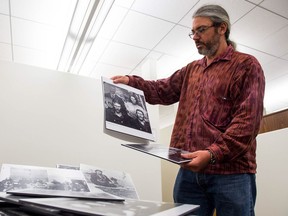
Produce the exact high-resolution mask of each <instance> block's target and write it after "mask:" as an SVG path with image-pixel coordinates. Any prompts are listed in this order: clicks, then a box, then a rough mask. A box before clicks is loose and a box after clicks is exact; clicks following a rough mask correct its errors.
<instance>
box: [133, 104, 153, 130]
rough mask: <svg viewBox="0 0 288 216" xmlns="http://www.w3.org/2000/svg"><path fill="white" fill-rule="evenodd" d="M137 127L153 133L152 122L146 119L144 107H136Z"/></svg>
mask: <svg viewBox="0 0 288 216" xmlns="http://www.w3.org/2000/svg"><path fill="white" fill-rule="evenodd" d="M134 126H135V128H136V129H137V130H140V131H143V132H147V133H151V127H150V123H149V122H147V121H146V120H145V116H144V112H143V111H142V109H136V119H135V125H134Z"/></svg>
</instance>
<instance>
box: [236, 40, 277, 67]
mask: <svg viewBox="0 0 288 216" xmlns="http://www.w3.org/2000/svg"><path fill="white" fill-rule="evenodd" d="M237 50H238V51H240V52H243V53H248V54H250V55H253V56H254V57H256V58H257V60H258V61H259V62H260V64H261V65H264V64H268V63H270V62H272V61H275V60H276V57H275V56H271V55H268V54H266V53H263V52H260V51H257V50H255V49H253V48H250V47H245V46H242V45H237Z"/></svg>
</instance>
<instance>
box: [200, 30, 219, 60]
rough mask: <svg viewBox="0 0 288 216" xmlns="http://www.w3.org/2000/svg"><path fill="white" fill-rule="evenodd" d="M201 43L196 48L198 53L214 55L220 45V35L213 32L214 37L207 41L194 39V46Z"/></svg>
mask: <svg viewBox="0 0 288 216" xmlns="http://www.w3.org/2000/svg"><path fill="white" fill-rule="evenodd" d="M198 45H201V46H202V47H199V48H197V49H198V53H199V54H201V55H205V56H209V57H210V56H215V55H216V53H217V50H218V48H219V46H220V35H219V34H215V37H214V38H213V39H211V40H210V41H207V42H201V41H196V47H197V46H198Z"/></svg>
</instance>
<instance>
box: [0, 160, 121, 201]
mask: <svg viewBox="0 0 288 216" xmlns="http://www.w3.org/2000/svg"><path fill="white" fill-rule="evenodd" d="M0 190H1V192H2V193H4V192H6V193H7V194H12V195H21V196H29V197H31V196H32V197H77V198H82V199H97V200H106V201H110V200H117V201H123V200H124V199H123V198H121V197H118V196H115V195H113V194H110V193H107V192H105V191H103V190H98V191H96V190H93V192H92V191H91V190H90V189H89V187H88V184H87V181H86V179H85V176H84V174H83V173H82V172H81V171H80V168H79V169H78V170H74V169H59V168H50V167H38V166H25V165H14V164H3V165H2V168H1V173H0Z"/></svg>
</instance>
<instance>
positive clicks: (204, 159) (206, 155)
mask: <svg viewBox="0 0 288 216" xmlns="http://www.w3.org/2000/svg"><path fill="white" fill-rule="evenodd" d="M181 156H182V157H183V158H187V159H192V161H191V162H188V163H184V164H181V167H182V168H184V169H188V170H191V171H193V172H200V171H201V170H203V169H205V167H206V166H207V165H208V164H209V162H210V152H209V151H207V150H201V151H195V152H191V153H187V154H181Z"/></svg>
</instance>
